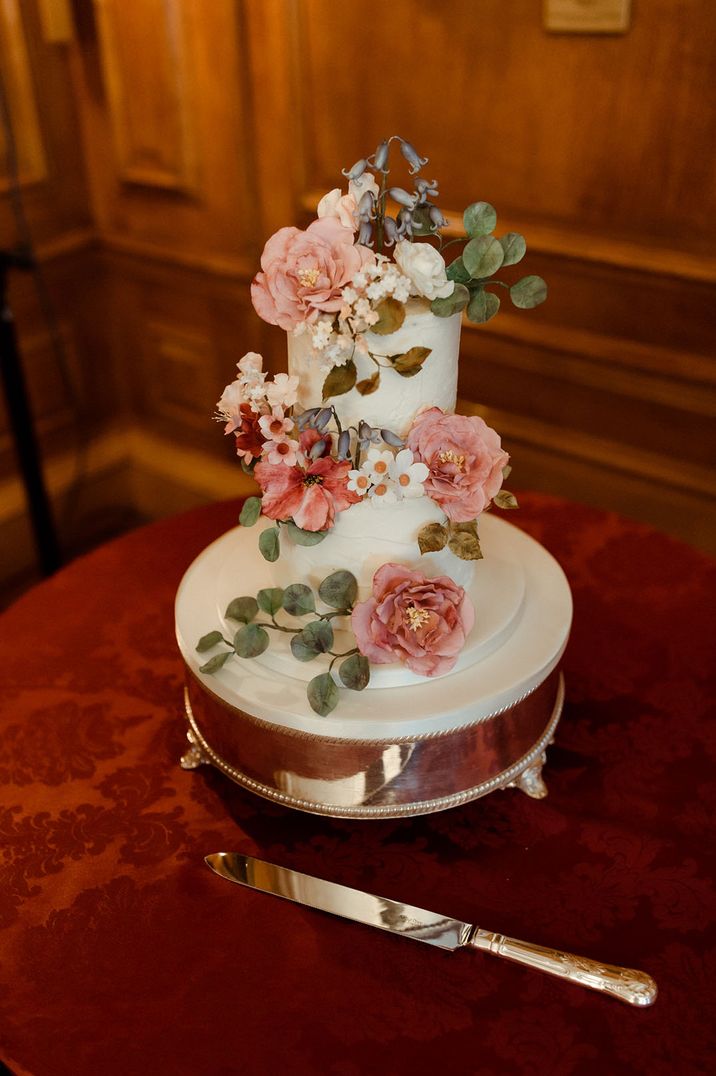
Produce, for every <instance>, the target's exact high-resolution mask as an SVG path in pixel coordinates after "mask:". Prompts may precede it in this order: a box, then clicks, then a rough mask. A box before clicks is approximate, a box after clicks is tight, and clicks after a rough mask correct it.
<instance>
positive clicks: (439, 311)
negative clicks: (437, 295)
mask: <svg viewBox="0 0 716 1076" xmlns="http://www.w3.org/2000/svg"><path fill="white" fill-rule="evenodd" d="M467 279H468V280H469V279H470V278H469V277H468V278H467ZM469 299H470V292H469V291H468V290H467V288H466V287H465V285H464V284H456V285H455V288H454V290H453V293H452V295H447V296H446V297H445V298H444V299H433V301H432V303H431V304H430V309H431V310H432V312H433V314H435V317H437V318H451V317H452V315H453V314H459V313H460V311H461V310H464V309H465V307H466V306H467V304H468V302H469Z"/></svg>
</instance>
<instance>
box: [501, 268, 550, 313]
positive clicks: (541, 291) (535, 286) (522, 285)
mask: <svg viewBox="0 0 716 1076" xmlns="http://www.w3.org/2000/svg"><path fill="white" fill-rule="evenodd" d="M546 298H547V285H546V284H545V282H544V280H543V279H542V277H541V276H523V277H522V280H518V281H517V283H516V284H513V285H512V287H511V288H510V299H512V302H513V303H514V304H515V306H518V307H519V308H520V309H521V310H531V309H532V307H533V306H539V305H540V303H543V302H544V301H545V299H546Z"/></svg>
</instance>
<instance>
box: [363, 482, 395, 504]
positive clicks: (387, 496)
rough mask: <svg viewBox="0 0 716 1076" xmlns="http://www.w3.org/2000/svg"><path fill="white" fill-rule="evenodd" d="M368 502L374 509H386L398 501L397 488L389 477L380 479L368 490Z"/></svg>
mask: <svg viewBox="0 0 716 1076" xmlns="http://www.w3.org/2000/svg"><path fill="white" fill-rule="evenodd" d="M368 496H369V497H370V502H371V504H372V505H373V507H374V508H387V506H388V505H390V504H397V503H398V501H399V500H400V494H399V492H398V488H397V486H396V485H395V482H393V480H392V478H390V476H389V475H385V477H383V478H381V479H380V481H379V482H376V484H375V485H374V486H371V487H370V489H369V490H368Z"/></svg>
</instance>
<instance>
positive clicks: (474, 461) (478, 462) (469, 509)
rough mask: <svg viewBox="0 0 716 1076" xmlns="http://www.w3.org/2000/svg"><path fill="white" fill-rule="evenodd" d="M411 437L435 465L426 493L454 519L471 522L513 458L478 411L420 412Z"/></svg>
mask: <svg viewBox="0 0 716 1076" xmlns="http://www.w3.org/2000/svg"><path fill="white" fill-rule="evenodd" d="M407 443H408V448H409V449H410V450H411V452H412V453H413V456H414V457H415V459H416V460H421V461H422V462H423V463H425V464H427V466H428V468H429V470H430V473H429V475H428V477H427V478H426V480H425V487H424V488H425V493H426V494H427V496H428V497H431V498H432V500H434V501H435V503H436V504H439V505H440V507H441V508H442V510H443V512H444V513H445V515H446V516H447V517H448V519H450V520H452V522H453V523H467V522H468V521H469V520H471V519H475V518H476V516H479V515H480V513H481V512H483V511H484V510H485V508H487V506H488V504H489V503H490V501H491V500H492V498H493V497H494V496H495V494H496V493H497V492H498V491H499V489H500V486H501V485H502V472H503V470H504V468H505V467H506V466H507V461H508V460H509V458H510V457H509V456H508V454H507V453H506V452H505V451H504V450H503V448H502V446H501V443H500V436H499V434H497V433H496V432H495V431H494V430H493V429H492V428H491V427H490V426H488V425H487V423H486V422H485V421H484V420H483V419H481V418H480V417H479V416H477V415H470V416H468V415H446V414H445V412H444V411H441V410H440V408H439V407H431V408H429V410H427V411H423V412H422V414H419V415H418V416H417V418H416V419H415V422H414V423H413V426H412V429H411V430H410V433H409V434H408V442H407Z"/></svg>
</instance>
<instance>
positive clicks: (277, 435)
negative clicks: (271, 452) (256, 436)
mask: <svg viewBox="0 0 716 1076" xmlns="http://www.w3.org/2000/svg"><path fill="white" fill-rule="evenodd" d="M259 429H260V430H261V433H262V434H263V435H264V437H265V438H266V440H267V441H287V440H288V434H289V433H290V432H291V430H292V429H293V419H292V418H286V416H285V415H284V413H283V408H282V407H274V408H272V410H271V414H270V415H262V416H261V418H260V419H259Z"/></svg>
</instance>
